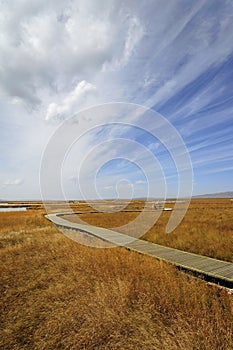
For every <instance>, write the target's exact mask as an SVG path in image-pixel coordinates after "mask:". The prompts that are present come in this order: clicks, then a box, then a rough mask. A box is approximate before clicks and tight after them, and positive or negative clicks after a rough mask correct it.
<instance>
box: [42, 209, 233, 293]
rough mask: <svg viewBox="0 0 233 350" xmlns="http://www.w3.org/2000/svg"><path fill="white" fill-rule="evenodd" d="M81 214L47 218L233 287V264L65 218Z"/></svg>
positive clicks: (58, 224)
mask: <svg viewBox="0 0 233 350" xmlns="http://www.w3.org/2000/svg"><path fill="white" fill-rule="evenodd" d="M82 213H83V212H76V213H74V212H72V213H56V214H49V215H45V217H46V218H47V219H49V220H50V221H52V222H53V223H54V224H55V225H57V226H60V227H64V228H67V229H73V230H77V231H81V232H85V233H87V234H89V235H91V236H94V237H96V238H98V239H101V240H103V241H107V242H110V243H112V244H115V245H117V246H123V247H125V248H127V249H130V250H134V251H136V252H138V253H142V254H146V255H150V256H153V257H154V258H157V259H160V260H163V261H166V262H169V263H171V264H173V265H175V266H177V267H178V268H181V269H183V270H186V271H189V272H192V273H194V274H195V275H198V276H202V277H203V278H204V279H206V280H208V281H211V282H214V283H217V284H219V285H223V286H226V287H229V288H233V264H232V263H230V262H226V261H222V260H217V259H213V258H209V257H206V256H202V255H197V254H193V253H188V252H185V251H181V250H178V249H174V248H169V247H164V246H161V245H158V244H155V243H150V242H147V241H143V240H141V239H136V238H134V237H130V236H127V235H125V234H122V233H119V232H116V231H112V230H109V229H106V228H102V227H96V226H91V225H82V224H78V223H74V222H71V221H69V220H66V219H64V218H63V217H62V216H64V215H71V214H72V215H73V214H82Z"/></svg>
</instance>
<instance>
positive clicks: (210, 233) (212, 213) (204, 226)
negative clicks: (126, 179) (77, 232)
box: [67, 199, 233, 262]
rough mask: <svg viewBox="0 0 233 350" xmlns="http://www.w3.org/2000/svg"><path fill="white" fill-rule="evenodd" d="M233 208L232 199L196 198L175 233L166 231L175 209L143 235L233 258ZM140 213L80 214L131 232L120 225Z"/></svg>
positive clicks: (135, 205) (136, 204)
mask: <svg viewBox="0 0 233 350" xmlns="http://www.w3.org/2000/svg"><path fill="white" fill-rule="evenodd" d="M141 206H142V203H140V202H134V203H133V204H132V205H131V207H130V209H138V208H141ZM168 206H171V205H170V204H168ZM232 212H233V204H232V203H231V202H230V200H229V199H193V200H192V202H191V205H190V207H189V209H188V211H187V213H186V215H185V217H184V219H183V221H182V222H181V224H180V225H179V226H178V227H177V228H176V229H175V230H174V231H173V232H172V233H170V234H166V233H165V229H166V225H167V222H168V220H169V216H170V215H171V212H163V213H162V214H161V216H160V218H159V219H158V221H157V222H156V224H155V225H154V226H153V227H152V228H151V229H150V230H149V231H148V232H147V233H146V234H145V235H144V236H143V237H142V238H143V239H145V240H148V241H150V242H154V243H158V244H161V245H164V246H169V247H172V248H176V249H181V250H185V251H189V252H192V253H196V254H201V255H206V256H209V257H213V258H217V259H222V260H226V261H231V262H233V253H232V252H233V220H232ZM139 214H140V213H138V212H123V213H120V212H116V213H92V214H82V215H81V216H80V218H81V219H82V220H84V221H86V222H87V223H89V224H91V225H95V226H101V227H107V228H113V229H114V230H116V231H120V232H124V233H126V234H131V235H133V232H127V228H126V229H125V230H122V229H119V226H122V225H126V224H127V223H129V222H131V221H132V220H134V219H135V218H136V217H137V216H138V215H139ZM146 215H148V216H149V215H154V213H153V212H151V213H148V214H146ZM145 217H146V216H145ZM67 219H69V220H71V221H79V218H78V217H77V216H67ZM145 220H146V219H145ZM137 229H138V226H135V228H134V230H135V232H137Z"/></svg>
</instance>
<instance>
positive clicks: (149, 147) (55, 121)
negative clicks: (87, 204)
mask: <svg viewBox="0 0 233 350" xmlns="http://www.w3.org/2000/svg"><path fill="white" fill-rule="evenodd" d="M231 33H233V3H232V1H228V0H221V1H219V0H218V1H217V0H211V1H209V0H202V1H201V0H198V1H187V0H176V1H173V0H168V1H166V2H164V1H162V0H153V1H150V0H147V1H137V0H135V1H119V0H98V1H94V0H85V1H84V0H79V1H78V0H77V1H76V0H70V1H65V0H57V1H54V0H46V1H45V0H38V1H36V2H31V1H29V0H23V1H22V0H21V1H19V0H14V1H1V2H0V111H1V114H0V140H1V153H0V164H1V171H0V199H40V196H41V194H40V181H39V178H40V166H41V159H43V154H44V153H45V152H47V149H48V148H46V145H47V144H48V143H49V142H50V141H51V140H52V139H53V137H54V135H56V130H60V131H58V134H59V137H60V140H61V139H62V138H64V142H63V143H62V144H64V147H67V149H66V150H61V152H65V154H66V157H65V159H64V161H63V163H62V164H63V165H62V166H63V168H62V169H61V174H62V175H61V174H60V172H59V174H58V176H60V175H61V179H60V181H61V183H62V186H63V190H64V193H65V194H66V197H67V198H81V197H82V196H84V197H90V198H97V197H98V196H99V197H100V198H112V197H117V196H119V197H124V198H127V197H130V196H132V195H133V196H135V197H143V196H146V195H148V193H149V195H151V196H155V197H166V196H167V197H169V196H172V197H173V196H177V195H178V193H179V190H178V187H179V186H182V189H184V191H183V192H182V191H181V192H182V193H183V194H184V195H185V191H186V189H187V193H188V192H190V178H189V179H188V178H187V181H186V179H185V176H183V177H182V176H181V178H182V184H179V171H181V172H182V171H183V170H184V166H185V164H184V163H185V160H184V159H183V160H182V162H183V163H182V162H181V163H182V164H180V169H178V170H179V171H178V170H177V164H176V161H177V159H174V154H176V156H175V157H179V154H181V153H182V152H183V151H182V149H181V148H182V147H183V146H181V144H180V146H179V147H180V148H179V147H178V146H177V144H176V137H178V136H175V135H176V132H177V134H178V135H180V137H181V139H182V140H183V144H184V146H185V148H186V149H187V152H188V155H189V156H190V159H191V163H192V169H193V176H192V186H193V194H194V195H197V194H202V193H214V192H221V191H229V190H233V184H232V178H233V137H232V135H233V94H232V91H233V37H232V34H231ZM116 102H121V103H124V104H125V109H124V108H123V107H122V106H123V104H121V107H119V106H117V105H114V103H116ZM105 104H106V105H105ZM111 104H112V105H111ZM127 104H131V106H134V107H132V109H131V115H129V114H127V113H126V111H128V107H127V106H128V105H127ZM101 105H104V106H106V107H103V109H101V108H100V107H98V106H101ZM138 105H140V106H143V108H145V112H144V113H141V114H140V115H138V114H137V112H138V109H137V106H138ZM95 106H97V107H95ZM110 106H112V107H111V108H110ZM147 108H148V109H149V110H148V111H147ZM72 116H74V117H73V118H72V119H70V118H71V117H72ZM68 120H70V122H68ZM88 120H89V121H91V120H94V123H92V122H90V126H89V129H88V132H87V129H86V123H87V122H88ZM113 122H115V123H117V122H119V123H120V124H118V125H114V123H113ZM66 123H68V124H69V123H70V124H71V125H70V129H69V127H68V126H67V124H66ZM112 123H113V124H112ZM138 123H139V124H140V126H141V129H138V128H137V125H138ZM160 123H162V126H161V125H160ZM100 124H101V126H98V127H95V128H94V129H91V127H93V125H100ZM128 124H130V125H128ZM127 125H128V126H127ZM144 126H145V129H144ZM59 128H60V129H59ZM160 128H161V130H162V132H160V131H159V130H160ZM67 130H70V131H69V132H70V133H71V134H72V132H73V130H76V131H77V135H79V136H80V138H79V139H78V140H76V141H75V142H74V143H73V144H72V145H71V144H69V134H66V132H67ZM63 132H64V134H63ZM151 133H152V134H153V135H152V134H151ZM173 136H174V140H173V142H172V141H171V140H172V137H173ZM71 139H72V137H70V140H71ZM59 147H60V146H58V148H59ZM173 151H174V152H176V153H174V152H173ZM179 152H180V153H179ZM58 156H59V155H58V154H57V152H54V154H51V155H50V158H49V159H50V161H51V164H52V163H53V162H54V163H56V157H58ZM57 159H58V158H57ZM54 168H55V167H54ZM178 168H179V166H178ZM181 169H183V170H181ZM186 170H187V169H186ZM46 176H47V178H48V183H49V184H51V186H50V187H51V189H52V188H53V186H52V185H53V176H54V174H53V173H49V172H48V173H46ZM186 176H188V175H187V174H186ZM189 176H190V173H189ZM186 182H187V183H189V185H187V184H186ZM148 186H149V187H150V188H149V190H148ZM187 186H188V187H187ZM49 196H50V197H51V198H59V193H57V190H56V188H55V187H54V188H53V190H51V192H49Z"/></svg>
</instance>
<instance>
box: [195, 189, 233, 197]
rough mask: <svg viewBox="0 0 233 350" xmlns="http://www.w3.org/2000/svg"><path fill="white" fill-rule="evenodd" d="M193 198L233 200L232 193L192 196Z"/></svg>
mask: <svg viewBox="0 0 233 350" xmlns="http://www.w3.org/2000/svg"><path fill="white" fill-rule="evenodd" d="M193 198H233V191H227V192H218V193H209V194H201V195H199V196H193Z"/></svg>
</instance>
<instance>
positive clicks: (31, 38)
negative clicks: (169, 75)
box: [0, 0, 142, 110]
mask: <svg viewBox="0 0 233 350" xmlns="http://www.w3.org/2000/svg"><path fill="white" fill-rule="evenodd" d="M123 8H124V10H123ZM0 33H1V34H0V67H1V68H0V91H1V92H2V94H3V95H5V98H8V97H9V98H10V99H12V100H13V101H15V99H19V100H22V101H24V102H25V103H26V104H27V105H30V106H32V107H35V106H37V108H38V106H39V105H40V104H42V105H44V104H45V103H46V102H47V101H48V100H49V99H50V100H51V98H50V97H51V95H52V98H53V99H54V97H55V96H56V94H58V97H60V94H61V95H65V94H69V91H70V87H71V86H74V85H77V84H78V83H79V82H81V81H84V80H86V81H90V79H91V77H94V76H95V75H96V74H97V75H98V74H101V71H102V68H103V66H104V65H105V64H106V63H107V62H115V64H116V65H118V66H119V68H120V67H122V66H125V65H126V64H127V63H128V61H129V59H130V57H131V55H132V54H133V52H134V49H135V46H136V45H137V44H138V43H139V41H140V39H141V38H142V27H141V25H140V22H139V19H138V17H137V16H136V14H135V13H134V12H132V10H130V9H129V8H127V3H122V2H121V1H120V2H119V1H117V0H112V1H110V2H109V1H106V0H99V1H98V4H97V3H95V1H91V0H90V1H87V0H79V1H66V0H59V1H54V0H50V1H44V0H42V1H38V2H37V3H36V4H34V3H32V2H31V1H29V0H24V1H23V3H22V2H20V1H18V0H15V1H9V2H1V3H0ZM64 108H65V107H64ZM50 109H51V110H53V109H54V106H53V105H52V106H50Z"/></svg>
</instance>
